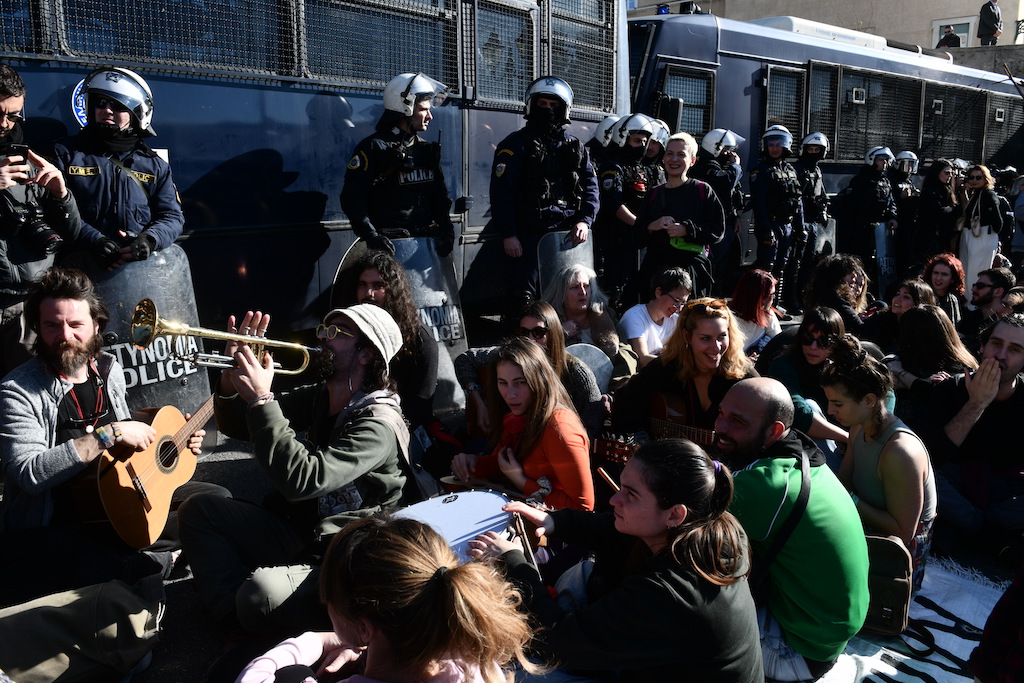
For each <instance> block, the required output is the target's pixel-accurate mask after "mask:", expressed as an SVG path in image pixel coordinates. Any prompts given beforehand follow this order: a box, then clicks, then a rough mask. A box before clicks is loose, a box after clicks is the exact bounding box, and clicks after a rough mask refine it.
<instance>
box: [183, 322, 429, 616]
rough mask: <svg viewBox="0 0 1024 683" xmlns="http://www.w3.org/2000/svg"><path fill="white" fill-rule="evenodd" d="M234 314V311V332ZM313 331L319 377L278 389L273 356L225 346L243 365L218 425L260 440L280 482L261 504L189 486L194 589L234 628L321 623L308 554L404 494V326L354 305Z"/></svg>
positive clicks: (227, 381) (232, 377)
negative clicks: (399, 385) (392, 368)
mask: <svg viewBox="0 0 1024 683" xmlns="http://www.w3.org/2000/svg"><path fill="white" fill-rule="evenodd" d="M269 321H270V317H269V316H267V315H262V314H261V313H260V312H258V311H257V312H255V313H253V312H252V311H249V312H247V313H246V314H245V316H244V318H243V319H242V322H241V327H240V329H239V330H238V331H240V332H241V333H242V334H246V335H248V334H256V335H258V336H263V335H264V334H265V333H266V330H267V325H268V324H269ZM234 324H235V318H234V316H232V317H230V318H228V325H229V331H231V332H234V331H235V326H234ZM317 336H318V337H319V339H320V353H319V354H318V355H317V358H316V364H317V367H318V369H319V371H320V374H321V377H322V378H323V381H321V382H318V383H315V384H311V385H307V386H301V387H298V388H296V389H294V390H290V391H281V392H279V394H277V395H275V394H274V393H273V392H271V390H270V389H271V383H272V382H273V379H274V369H273V361H272V359H271V358H270V355H269V354H264V357H263V358H257V357H256V355H255V354H254V353H253V351H252V349H251V348H250V347H249V346H248V345H243V346H241V347H239V346H238V345H236V344H234V343H231V344H228V348H227V350H226V353H228V354H229V355H233V356H234V357H235V362H236V369H234V370H228V371H226V372H225V373H224V374H223V375H222V377H221V380H220V386H219V389H218V396H217V398H216V401H215V410H216V413H215V414H216V416H217V426H218V427H219V428H220V430H221V431H223V432H224V433H225V434H227V435H229V436H234V437H237V438H240V439H246V440H251V441H252V443H253V447H254V450H255V454H256V460H257V461H258V462H259V464H260V465H261V466H262V468H263V470H264V471H265V472H266V473H267V476H268V477H269V478H270V480H271V482H272V483H273V485H274V487H275V489H276V492H275V493H274V494H271V496H270V497H268V498H267V500H266V501H264V504H263V506H259V505H254V504H252V503H248V502H245V501H240V500H234V499H224V498H217V497H214V496H193V497H192V498H190V499H189V500H188V501H186V502H185V503H184V504H183V505H182V507H181V510H180V513H179V528H180V531H181V538H182V545H183V547H184V550H185V553H186V555H187V556H188V559H189V564H190V565H191V567H192V572H193V575H194V577H195V578H194V585H195V588H196V591H197V592H198V593H199V596H200V599H201V600H202V601H203V602H204V603H205V604H206V607H207V608H208V610H209V611H210V612H211V613H212V614H213V616H214V618H216V619H217V620H218V622H219V624H220V625H221V627H222V628H224V629H226V630H234V629H236V628H238V627H242V628H243V629H245V630H248V631H265V630H268V629H273V628H275V627H277V626H281V627H288V628H303V629H308V628H309V627H310V626H313V624H311V623H310V622H309V619H310V615H311V614H316V613H317V612H318V606H319V605H318V591H317V580H318V579H317V576H318V571H319V568H318V566H315V565H314V564H311V563H312V562H313V560H312V558H314V557H319V556H322V555H323V551H324V550H325V549H326V548H327V544H328V543H329V542H330V540H331V538H332V536H333V535H334V534H335V533H336V532H337V531H338V530H339V529H341V528H342V527H343V526H344V525H345V524H347V523H348V522H350V521H352V520H354V519H358V518H360V517H366V516H368V515H372V514H374V513H376V512H381V511H388V510H392V509H394V508H395V507H396V506H397V505H398V502H399V500H400V498H401V496H402V487H403V485H404V484H405V475H404V474H403V472H402V466H401V462H407V461H408V448H409V431H408V428H407V427H406V425H405V421H404V420H403V418H402V411H401V409H400V408H399V401H398V396H397V395H396V394H395V393H394V391H392V389H391V380H390V376H389V370H388V365H389V363H390V362H391V360H392V359H393V358H394V357H395V354H396V353H397V352H398V350H399V348H400V347H401V346H402V333H401V330H400V329H399V328H398V325H397V324H395V321H394V319H393V318H392V317H391V316H390V315H389V314H388V313H387V312H386V311H385V310H384V309H382V308H380V307H378V306H374V305H372V304H357V305H355V306H350V307H349V308H344V309H342V308H339V309H335V310H333V311H331V312H330V313H328V314H327V315H326V316H325V317H324V321H323V324H321V325H320V326H319V327H318V328H317ZM300 433H304V435H305V438H300V437H299V434H300ZM304 561H308V562H309V563H303V564H298V563H302V562H304ZM250 573H251V576H250ZM321 625H322V626H325V627H327V628H329V623H328V624H321Z"/></svg>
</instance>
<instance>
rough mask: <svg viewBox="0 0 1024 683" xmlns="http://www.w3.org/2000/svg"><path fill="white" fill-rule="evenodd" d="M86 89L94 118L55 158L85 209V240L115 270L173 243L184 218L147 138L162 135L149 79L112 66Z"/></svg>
mask: <svg viewBox="0 0 1024 683" xmlns="http://www.w3.org/2000/svg"><path fill="white" fill-rule="evenodd" d="M83 87H84V90H85V106H86V111H87V112H88V113H87V116H88V117H89V123H88V125H86V126H85V128H83V129H82V130H81V132H80V133H78V135H76V136H74V137H69V138H65V139H63V140H61V141H59V142H57V143H56V144H55V145H54V155H55V156H56V162H57V167H58V168H60V170H61V171H63V172H64V174H65V175H66V177H67V182H68V186H69V188H70V189H71V192H72V193H73V194H74V195H75V198H76V199H77V200H78V205H79V207H81V210H82V221H83V225H82V236H83V239H84V240H85V242H86V244H87V245H88V246H89V249H90V250H91V253H92V256H93V258H94V259H95V261H96V263H97V265H99V266H100V267H101V268H106V269H108V270H114V269H116V268H120V267H121V266H123V265H124V264H126V263H128V262H130V261H145V260H146V259H147V258H149V256H150V254H152V253H153V252H154V251H157V250H160V249H166V248H167V247H169V246H171V245H172V244H173V243H174V240H175V239H177V237H178V235H180V234H181V231H182V228H183V227H184V225H185V216H184V214H183V213H182V210H181V201H180V200H179V198H178V191H177V190H176V189H175V187H174V181H173V180H172V179H171V167H170V166H169V165H168V164H167V162H166V161H164V160H163V159H161V158H160V157H159V156H157V153H156V152H154V151H153V150H152V149H150V148H149V146H148V145H146V143H144V142H143V140H145V139H146V138H150V137H153V136H155V135H156V133H155V132H154V131H153V127H152V125H150V124H151V123H152V121H153V93H152V92H151V91H150V89H149V85H148V84H147V83H146V81H144V80H143V79H142V77H141V76H139V75H138V74H137V73H135V72H133V71H129V70H128V69H123V68H120V67H113V68H107V69H98V70H96V71H93V72H92V73H91V74H89V75H88V76H87V77H86V79H85V83H84V86H83Z"/></svg>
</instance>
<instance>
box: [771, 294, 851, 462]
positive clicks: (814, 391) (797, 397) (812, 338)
mask: <svg viewBox="0 0 1024 683" xmlns="http://www.w3.org/2000/svg"><path fill="white" fill-rule="evenodd" d="M844 334H846V328H845V326H844V325H843V319H842V318H840V317H839V314H838V313H836V312H835V311H834V310H832V309H831V308H828V307H825V306H819V307H817V308H811V309H808V310H807V311H805V312H804V317H803V320H802V321H801V323H800V328H799V331H798V333H797V343H796V344H793V345H792V346H790V347H788V349H787V350H785V351H783V352H782V353H781V354H779V356H778V357H777V358H776V359H775V360H773V361H772V364H771V365H770V366H769V367H768V376H769V377H772V378H774V379H777V380H779V381H780V382H782V384H783V385H785V387H786V389H787V390H788V391H789V395H790V398H791V399H792V401H793V408H794V415H793V429H796V430H798V431H801V432H803V433H804V434H806V435H807V436H809V437H811V438H812V439H815V440H816V441H818V440H821V441H825V440H831V441H839V442H842V443H846V438H847V435H846V430H845V429H842V428H841V427H839V426H838V425H836V424H834V423H832V422H830V421H829V420H828V417H827V415H828V398H826V396H825V392H824V390H822V388H821V373H822V372H823V371H824V370H825V368H826V367H827V366H828V359H829V357H830V356H831V355H832V349H833V348H834V347H835V345H836V342H837V341H838V340H839V339H840V338H842V336H843V335H844ZM819 447H820V445H819ZM825 455H826V456H829V457H831V456H835V463H834V464H833V463H832V462H830V463H829V466H831V467H832V469H833V470H836V471H838V469H839V462H840V459H839V456H838V454H837V453H826V454H825Z"/></svg>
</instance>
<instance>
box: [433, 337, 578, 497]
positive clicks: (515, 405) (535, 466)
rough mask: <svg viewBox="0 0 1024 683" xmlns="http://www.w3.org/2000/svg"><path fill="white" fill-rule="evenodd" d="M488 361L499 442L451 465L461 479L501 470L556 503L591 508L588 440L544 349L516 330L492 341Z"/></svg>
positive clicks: (531, 493)
mask: <svg viewBox="0 0 1024 683" xmlns="http://www.w3.org/2000/svg"><path fill="white" fill-rule="evenodd" d="M494 363H495V365H494V374H495V381H494V386H496V387H497V392H491V396H490V398H491V404H490V414H491V427H492V431H493V432H495V436H496V442H497V445H496V446H495V448H494V451H493V452H492V453H491V454H490V455H473V454H470V453H459V454H458V455H456V456H455V458H454V459H453V460H452V472H453V473H454V474H455V476H456V477H458V478H459V479H460V480H461V481H464V482H467V483H475V482H481V481H485V482H486V481H493V480H494V478H497V477H499V476H504V477H505V478H506V479H507V480H508V481H509V482H510V483H511V485H512V487H513V488H515V489H516V490H517V491H522V492H523V494H524V495H526V496H527V497H529V498H532V499H534V500H536V501H539V502H544V503H545V504H547V505H549V506H551V507H553V508H555V509H561V508H567V507H568V508H574V509H577V510H593V509H594V480H593V477H592V476H591V474H590V439H589V438H588V437H587V432H586V430H585V429H584V428H583V424H582V423H581V422H580V419H579V417H578V416H577V415H576V412H575V411H574V410H573V409H572V406H571V405H570V403H569V397H568V396H567V395H566V393H565V389H563V388H562V384H561V382H559V381H558V377H557V376H556V375H555V371H554V370H553V369H552V367H551V363H549V362H548V359H547V358H546V357H545V355H544V351H543V350H541V348H540V346H538V345H537V344H535V343H534V342H532V341H530V340H528V339H523V338H521V337H519V338H515V339H511V340H509V341H507V342H505V343H504V344H502V345H501V346H500V347H499V348H498V351H497V353H496V354H495V356H494ZM495 393H497V394H500V398H498V397H496V396H495Z"/></svg>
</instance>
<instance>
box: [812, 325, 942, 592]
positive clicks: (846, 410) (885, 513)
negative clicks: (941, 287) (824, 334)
mask: <svg viewBox="0 0 1024 683" xmlns="http://www.w3.org/2000/svg"><path fill="white" fill-rule="evenodd" d="M831 361H832V362H831V363H830V365H829V366H828V367H827V368H825V371H824V372H823V373H822V375H821V385H822V387H823V388H824V390H825V395H826V396H827V397H828V405H829V408H828V412H829V415H833V416H835V418H836V419H837V420H838V421H839V423H840V424H841V425H843V426H844V427H846V428H848V429H849V430H850V438H849V442H848V447H847V450H846V455H844V456H843V462H842V464H841V465H840V468H839V479H840V481H842V482H843V484H844V485H845V486H846V488H847V489H848V490H849V491H850V495H851V496H852V497H853V502H854V504H855V505H856V506H857V512H859V513H860V517H861V520H862V521H863V522H864V526H865V527H866V528H868V529H870V530H873V531H875V532H881V533H883V534H891V535H893V536H898V537H899V538H900V539H901V540H902V541H903V543H904V544H905V545H906V546H907V549H908V550H909V551H910V554H911V555H912V556H913V558H914V588H915V590H916V589H918V588H920V587H921V582H922V581H923V580H924V568H925V563H926V561H927V557H928V549H929V547H930V545H931V533H932V522H933V521H934V519H935V506H936V502H937V497H936V493H935V474H934V472H933V471H932V467H931V463H930V462H929V460H928V451H927V450H926V449H925V446H924V443H922V441H921V439H920V438H918V436H917V435H916V434H914V432H913V431H911V430H910V429H909V428H908V427H907V426H906V425H905V424H904V423H903V421H902V420H900V419H899V418H897V417H896V416H895V415H893V414H892V413H891V412H890V411H889V409H888V408H887V407H886V405H885V400H884V399H885V397H886V396H887V395H888V394H889V393H890V392H892V387H893V380H892V375H891V374H890V373H889V369H888V368H886V367H885V365H883V364H882V363H881V362H880V361H878V360H875V359H874V358H872V357H871V356H870V355H868V354H867V353H866V352H865V351H864V350H863V349H862V348H861V347H860V343H859V342H858V341H857V338H856V337H853V336H852V335H846V336H844V337H843V338H842V339H840V340H839V342H838V343H837V344H836V346H835V348H834V349H833V351H832V356H831Z"/></svg>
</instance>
